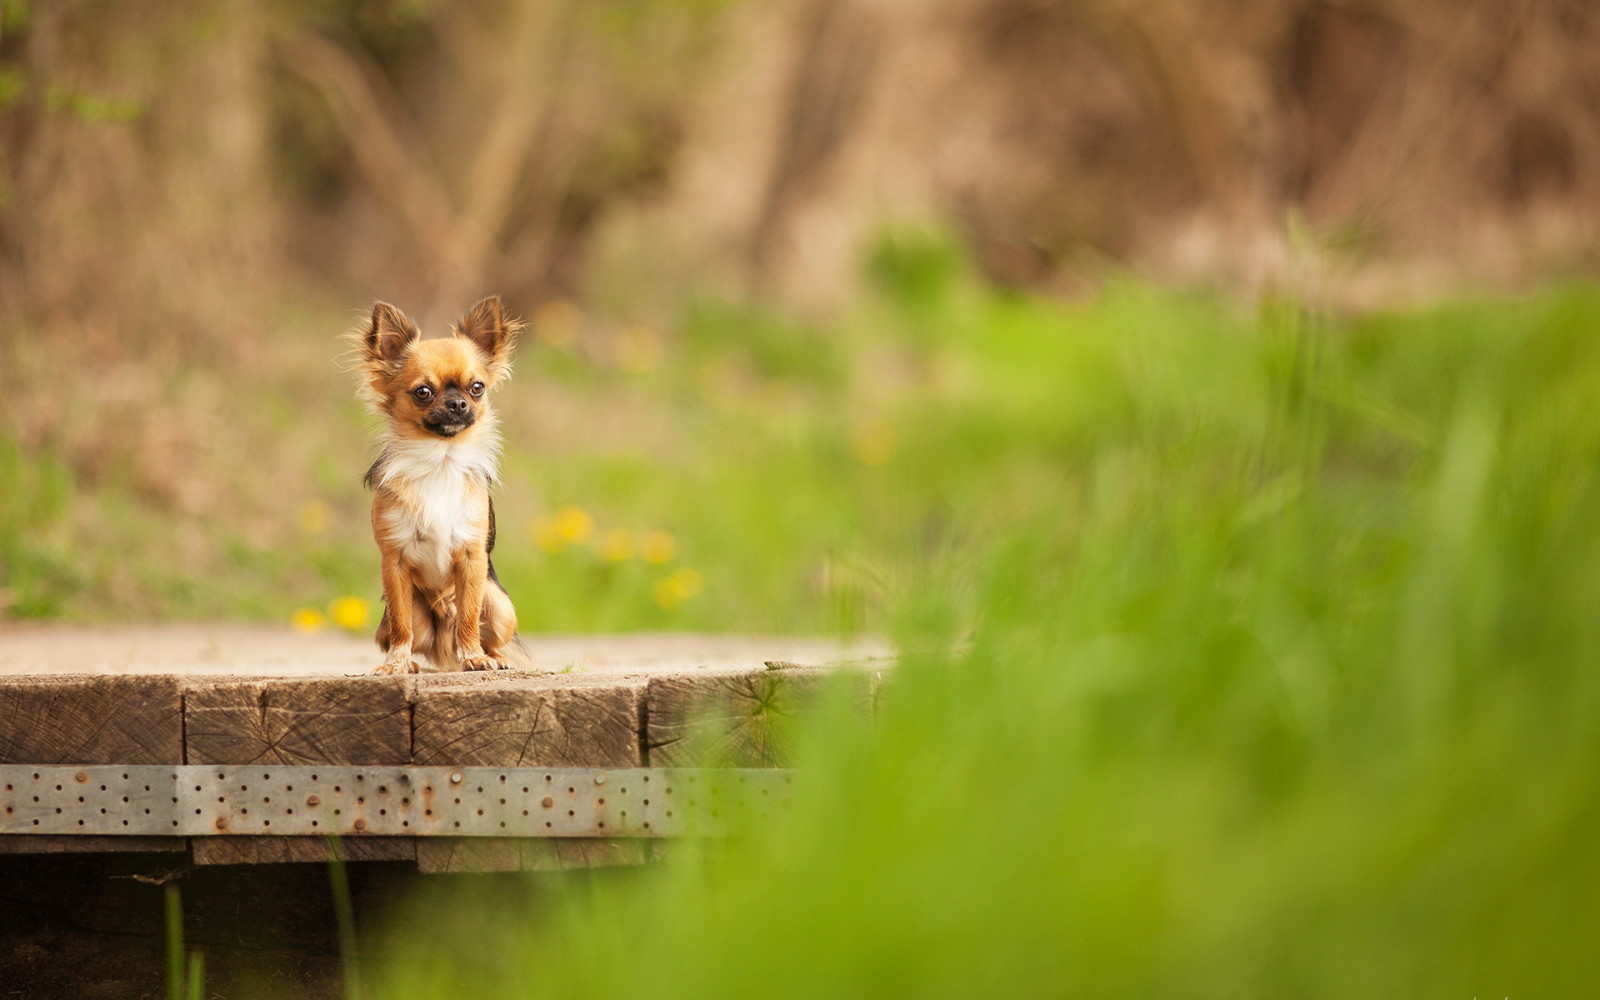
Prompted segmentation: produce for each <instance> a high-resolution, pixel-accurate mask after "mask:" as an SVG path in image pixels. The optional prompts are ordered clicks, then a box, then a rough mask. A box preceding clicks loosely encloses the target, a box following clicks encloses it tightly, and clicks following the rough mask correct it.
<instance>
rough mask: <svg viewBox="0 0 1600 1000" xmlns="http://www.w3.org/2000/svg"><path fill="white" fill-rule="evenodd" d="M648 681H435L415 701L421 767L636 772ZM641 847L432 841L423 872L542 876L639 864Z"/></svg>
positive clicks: (422, 857) (423, 844)
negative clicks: (553, 871)
mask: <svg viewBox="0 0 1600 1000" xmlns="http://www.w3.org/2000/svg"><path fill="white" fill-rule="evenodd" d="M645 685H646V682H645V681H644V680H643V679H621V680H618V679H605V680H600V679H587V678H582V677H575V676H571V675H555V676H543V677H537V676H527V677H517V678H509V679H504V680H491V681H487V682H474V681H468V680H463V681H459V682H452V680H450V679H436V678H429V679H428V680H427V681H424V682H422V683H420V684H419V685H418V687H417V689H416V691H415V693H414V698H415V703H414V705H413V727H414V728H413V739H412V759H413V761H414V763H417V764H421V765H442V764H460V765H463V766H469V767H471V766H482V767H638V766H640V765H641V763H642V754H641V748H640V742H639V729H640V708H641V706H642V704H643V701H644V693H645ZM645 856H646V851H645V847H644V845H643V843H642V842H638V841H627V840H584V841H569V840H545V839H537V838H504V839H498V838H497V839H483V838H473V837H428V838H424V839H419V840H418V842H417V866H418V867H419V868H421V869H422V870H423V871H425V872H459V871H537V870H550V869H565V868H583V867H594V866H598V865H617V864H639V863H642V862H643V861H644V860H645Z"/></svg>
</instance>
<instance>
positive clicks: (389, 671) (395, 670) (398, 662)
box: [373, 649, 421, 677]
mask: <svg viewBox="0 0 1600 1000" xmlns="http://www.w3.org/2000/svg"><path fill="white" fill-rule="evenodd" d="M419 670H421V668H420V667H419V666H418V665H417V661H416V660H413V659H412V658H411V651H410V650H409V649H408V650H406V651H405V652H403V653H402V652H400V651H398V650H397V651H395V652H393V653H390V654H389V655H388V656H387V657H386V658H385V659H384V661H383V662H382V663H380V664H378V668H377V669H376V670H374V671H373V673H375V674H378V675H380V676H383V677H392V676H394V675H395V674H414V673H417V672H418V671H419Z"/></svg>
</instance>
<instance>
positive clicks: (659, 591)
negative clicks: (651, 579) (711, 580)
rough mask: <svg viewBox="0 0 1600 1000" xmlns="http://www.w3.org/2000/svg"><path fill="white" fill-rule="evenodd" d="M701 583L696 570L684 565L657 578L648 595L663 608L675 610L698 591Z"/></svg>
mask: <svg viewBox="0 0 1600 1000" xmlns="http://www.w3.org/2000/svg"><path fill="white" fill-rule="evenodd" d="M703 583H704V581H703V580H702V579H701V577H700V574H699V573H698V572H696V571H695V570H692V569H689V568H687V567H685V568H683V569H679V570H675V571H673V572H672V573H669V574H668V575H666V576H664V577H662V578H661V579H659V580H657V581H656V582H655V583H654V584H653V585H652V586H651V587H650V596H651V597H652V598H653V599H654V600H655V602H656V605H657V606H658V607H660V608H662V609H663V610H665V611H676V610H678V608H679V607H680V606H681V605H682V604H683V602H684V601H687V600H689V599H690V598H691V597H693V596H695V595H696V594H698V593H700V588H701V586H702V584H703Z"/></svg>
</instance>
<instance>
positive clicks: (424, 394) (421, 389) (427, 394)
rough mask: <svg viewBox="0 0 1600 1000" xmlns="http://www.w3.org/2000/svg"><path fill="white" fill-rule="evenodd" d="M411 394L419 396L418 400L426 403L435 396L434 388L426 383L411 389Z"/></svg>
mask: <svg viewBox="0 0 1600 1000" xmlns="http://www.w3.org/2000/svg"><path fill="white" fill-rule="evenodd" d="M411 395H413V396H415V397H417V402H419V403H426V402H427V401H428V400H430V399H432V398H433V390H432V389H430V388H428V387H427V386H425V385H419V386H417V387H416V388H415V389H412V390H411Z"/></svg>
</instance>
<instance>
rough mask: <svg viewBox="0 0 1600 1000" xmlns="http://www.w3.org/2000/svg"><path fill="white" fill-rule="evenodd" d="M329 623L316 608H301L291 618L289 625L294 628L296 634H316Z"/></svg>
mask: <svg viewBox="0 0 1600 1000" xmlns="http://www.w3.org/2000/svg"><path fill="white" fill-rule="evenodd" d="M327 623H328V620H327V619H326V618H324V617H322V612H320V611H318V610H317V609H316V608H301V609H300V610H299V611H296V612H295V613H294V614H293V615H292V616H290V618H289V624H290V625H292V626H294V630H295V631H296V632H307V633H310V632H315V631H317V630H318V629H320V628H322V626H324V625H326V624H327Z"/></svg>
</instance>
